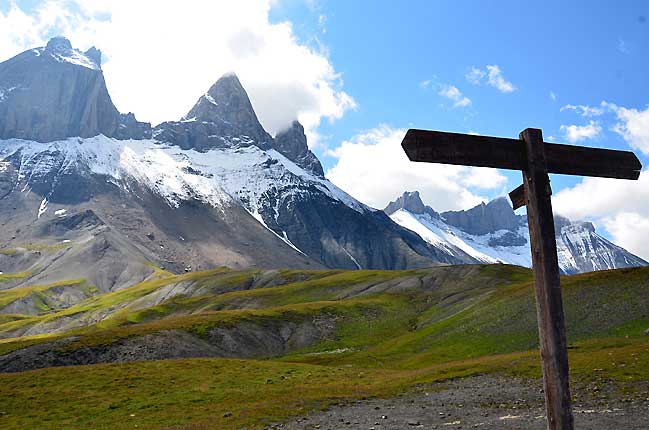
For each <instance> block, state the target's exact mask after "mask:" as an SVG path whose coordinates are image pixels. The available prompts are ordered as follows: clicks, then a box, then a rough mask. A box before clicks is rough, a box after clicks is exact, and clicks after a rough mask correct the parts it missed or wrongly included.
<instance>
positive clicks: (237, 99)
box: [153, 74, 273, 151]
mask: <svg viewBox="0 0 649 430" xmlns="http://www.w3.org/2000/svg"><path fill="white" fill-rule="evenodd" d="M153 135H154V137H155V138H156V139H157V140H159V141H162V142H169V143H173V144H175V145H178V146H180V147H181V148H183V149H196V150H198V151H206V150H209V149H213V148H224V147H228V146H231V145H232V142H233V141H235V142H237V145H238V146H250V145H255V146H258V147H259V148H262V149H270V148H271V147H272V143H273V138H272V137H271V136H270V135H269V134H268V133H267V132H266V130H264V128H263V127H262V125H261V124H260V123H259V120H258V119H257V115H256V114H255V111H254V109H253V108H252V104H251V103H250V99H249V98H248V94H247V93H246V90H244V89H243V86H241V82H239V78H237V76H236V75H234V74H227V75H225V76H223V77H221V78H220V79H219V80H218V81H216V83H215V84H214V85H212V87H211V88H210V89H209V90H208V91H207V93H205V94H204V95H202V96H201V97H200V98H199V99H198V101H197V102H196V104H195V105H194V107H192V109H191V110H190V111H189V113H188V114H187V115H185V116H184V117H183V118H182V119H181V120H180V121H168V122H164V123H162V124H160V125H158V126H157V127H156V128H155V130H154V132H153Z"/></svg>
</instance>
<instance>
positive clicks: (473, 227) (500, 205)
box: [441, 197, 524, 234]
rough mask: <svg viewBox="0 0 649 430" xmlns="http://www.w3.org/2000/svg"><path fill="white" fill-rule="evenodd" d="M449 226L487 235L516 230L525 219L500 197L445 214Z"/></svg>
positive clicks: (443, 215) (444, 217) (443, 214)
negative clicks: (499, 231)
mask: <svg viewBox="0 0 649 430" xmlns="http://www.w3.org/2000/svg"><path fill="white" fill-rule="evenodd" d="M441 215H442V218H443V219H444V220H445V221H446V223H447V224H450V225H452V226H455V227H458V228H460V229H462V230H464V231H466V232H467V233H470V234H487V233H493V232H495V231H498V230H515V229H516V228H518V227H519V226H520V225H521V223H522V222H524V219H523V217H521V216H518V215H516V214H515V213H514V211H513V210H512V207H511V206H510V204H509V202H508V201H507V199H506V198H505V197H499V198H497V199H495V200H492V201H490V202H489V203H487V204H484V203H482V204H480V205H478V206H476V207H474V208H472V209H469V210H465V211H449V212H443V213H442V214H441Z"/></svg>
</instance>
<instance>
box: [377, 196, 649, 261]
mask: <svg viewBox="0 0 649 430" xmlns="http://www.w3.org/2000/svg"><path fill="white" fill-rule="evenodd" d="M385 211H386V213H387V214H388V215H390V217H391V218H392V219H393V220H394V221H395V222H397V223H398V224H401V225H403V226H404V227H406V228H410V229H412V230H414V231H416V232H417V233H418V234H419V235H420V236H422V237H423V238H424V239H425V240H427V241H428V242H429V243H431V244H435V245H436V246H443V247H458V248H460V249H463V250H464V251H465V252H467V253H468V254H470V255H472V256H473V257H475V258H477V259H479V260H480V261H483V262H491V263H508V264H518V265H522V266H526V267H531V265H532V261H531V255H530V248H529V232H528V227H527V218H526V217H525V216H521V215H516V214H515V212H514V210H513V209H512V207H511V205H510V204H509V202H508V200H507V199H506V198H505V197H499V198H496V199H494V200H492V201H490V202H488V203H486V204H485V203H480V204H479V205H477V206H475V207H473V208H470V209H467V210H461V211H447V212H442V213H440V214H438V213H437V212H435V210H434V209H432V208H431V207H430V206H426V205H425V204H424V203H423V201H422V200H421V197H420V195H419V193H418V192H417V191H415V192H404V194H403V195H401V196H400V197H399V198H397V199H396V200H395V201H393V202H390V203H389V204H388V205H387V206H386V208H385ZM554 218H555V220H554V221H555V229H556V235H557V248H558V257H559V266H560V269H561V271H562V272H563V273H566V274H574V273H580V272H589V271H594V270H603V269H616V268H625V267H635V266H645V265H647V264H649V263H647V262H646V261H644V260H643V259H642V258H640V257H638V256H635V255H633V254H631V253H630V252H628V251H626V250H625V249H623V248H621V247H619V246H617V245H615V244H613V243H611V242H610V241H609V240H607V239H606V238H604V237H602V236H600V235H599V234H597V233H596V230H595V226H594V225H593V224H592V223H591V222H587V221H575V222H573V221H571V220H569V219H568V218H565V217H563V216H561V215H555V217H554Z"/></svg>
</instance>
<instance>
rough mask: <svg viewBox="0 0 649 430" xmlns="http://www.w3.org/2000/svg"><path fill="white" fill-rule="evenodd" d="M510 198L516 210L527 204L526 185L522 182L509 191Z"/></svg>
mask: <svg viewBox="0 0 649 430" xmlns="http://www.w3.org/2000/svg"><path fill="white" fill-rule="evenodd" d="M509 199H510V200H511V201H512V206H513V207H514V210H516V209H518V208H522V207H523V206H525V185H523V184H521V185H519V186H518V187H516V189H514V191H512V192H511V193H509Z"/></svg>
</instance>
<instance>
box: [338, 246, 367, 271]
mask: <svg viewBox="0 0 649 430" xmlns="http://www.w3.org/2000/svg"><path fill="white" fill-rule="evenodd" d="M340 247H341V248H342V249H343V251H345V254H347V256H348V257H349V258H350V260H352V262H353V263H354V264H355V265H356V268H357V269H358V270H363V268H362V267H361V265H360V264H358V261H356V259H355V258H354V256H353V255H351V254H350V253H349V251H347V249H345V247H344V246H342V245H341V246H340Z"/></svg>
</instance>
